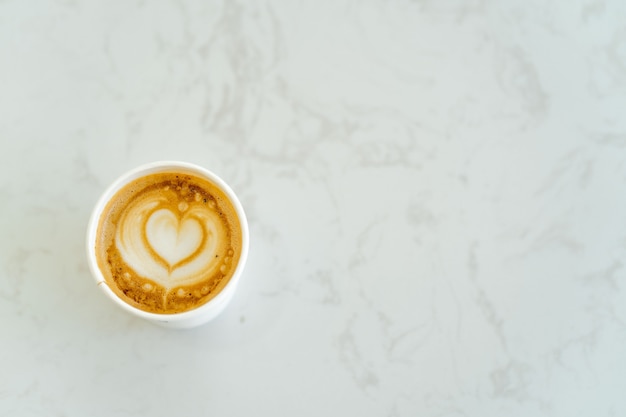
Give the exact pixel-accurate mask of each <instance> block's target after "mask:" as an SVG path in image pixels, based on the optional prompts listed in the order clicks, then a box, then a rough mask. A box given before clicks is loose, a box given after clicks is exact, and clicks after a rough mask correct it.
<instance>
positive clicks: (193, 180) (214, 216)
mask: <svg viewBox="0 0 626 417" xmlns="http://www.w3.org/2000/svg"><path fill="white" fill-rule="evenodd" d="M109 206H110V207H107V209H106V210H105V211H108V213H106V215H105V216H103V221H102V222H101V225H100V229H101V230H100V232H101V233H99V234H100V235H101V236H103V242H101V245H100V247H101V248H102V251H104V252H103V253H102V256H101V257H100V258H99V261H100V259H101V260H102V262H103V263H106V265H105V266H106V269H107V270H108V271H109V272H110V274H105V278H109V279H105V280H106V282H107V284H110V286H111V287H112V289H113V290H114V291H115V292H117V293H118V295H120V296H122V297H124V298H125V299H127V300H128V302H129V303H131V304H133V305H135V306H137V307H139V308H142V309H144V310H147V311H151V312H163V313H172V312H180V311H186V310H188V309H191V308H194V307H197V306H198V305H200V304H203V303H204V302H206V301H208V300H209V299H210V298H212V297H213V296H214V295H215V294H216V293H217V292H219V290H220V289H221V288H222V287H223V286H224V285H225V284H226V282H227V281H228V279H229V278H230V276H231V275H232V272H233V271H232V270H233V269H234V266H235V265H236V262H237V259H238V257H239V255H240V251H241V250H240V240H241V229H240V225H239V223H238V220H237V216H236V214H235V211H234V208H233V207H232V205H231V204H230V201H229V200H228V199H227V198H226V196H225V195H224V194H223V193H222V192H221V191H220V190H219V189H218V188H217V187H215V186H214V185H213V184H211V183H209V182H208V181H206V180H204V179H201V178H197V177H195V176H192V175H182V174H176V173H160V174H153V175H150V176H148V177H144V178H141V179H139V180H136V181H134V182H132V183H130V184H128V185H127V186H126V187H124V188H123V189H122V190H120V191H119V192H118V193H117V194H116V196H114V198H113V199H112V200H111V203H110V204H109ZM106 275H109V276H108V277H107V276H106Z"/></svg>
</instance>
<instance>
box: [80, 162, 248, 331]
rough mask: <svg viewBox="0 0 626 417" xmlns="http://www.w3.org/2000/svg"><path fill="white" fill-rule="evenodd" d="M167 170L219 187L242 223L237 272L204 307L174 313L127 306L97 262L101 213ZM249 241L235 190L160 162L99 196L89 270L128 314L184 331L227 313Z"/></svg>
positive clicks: (204, 173) (199, 171) (195, 170)
mask: <svg viewBox="0 0 626 417" xmlns="http://www.w3.org/2000/svg"><path fill="white" fill-rule="evenodd" d="M165 171H176V172H181V173H188V174H193V175H196V176H199V177H202V178H205V179H207V180H209V181H211V182H212V183H214V184H215V185H217V186H218V187H219V188H220V189H221V190H222V191H223V192H224V194H226V196H227V197H228V198H229V199H230V201H231V203H232V205H233V207H234V208H235V210H236V212H237V216H238V217H239V222H240V223H241V256H240V257H239V262H238V263H237V266H236V267H235V271H234V272H233V275H232V276H231V278H230V280H229V281H228V283H227V284H226V285H225V286H224V288H222V290H221V291H220V292H219V293H218V294H217V295H216V296H215V297H213V298H212V299H211V300H209V301H208V302H206V303H205V304H202V305H200V306H198V307H196V308H194V309H192V310H189V311H185V312H182V313H175V314H157V313H149V312H147V311H143V310H140V309H138V308H136V307H134V306H132V305H130V304H128V303H126V302H125V301H124V300H122V299H121V298H120V297H118V296H117V294H115V292H114V291H113V290H111V288H109V284H108V283H107V282H106V281H105V279H104V275H103V273H102V271H101V270H100V268H99V266H98V261H97V259H96V240H97V233H98V224H99V222H100V216H101V215H102V211H103V210H104V208H105V207H106V205H107V203H108V202H109V200H110V199H111V198H112V197H113V196H114V195H115V193H116V192H117V191H118V190H120V189H121V188H122V187H124V186H125V185H126V184H128V183H129V182H131V181H133V180H135V179H137V178H140V177H143V176H146V175H150V174H155V173H158V172H165ZM249 241H250V235H249V229H248V221H247V219H246V214H245V213H244V211H243V207H242V206H241V203H240V202H239V199H238V198H237V196H236V195H235V193H234V192H233V190H232V189H231V188H230V187H229V186H228V185H227V184H226V183H225V182H224V181H223V180H222V179H221V178H220V177H218V176H217V175H215V174H214V173H212V172H211V171H209V170H207V169H205V168H202V167H200V166H197V165H194V164H190V163H187V162H179V161H160V162H153V163H150V164H146V165H142V166H140V167H137V168H135V169H133V170H130V171H128V172H127V173H125V174H124V175H122V176H121V177H120V178H118V179H117V180H116V181H115V182H114V183H113V184H111V186H109V188H107V189H106V191H105V192H104V194H103V195H102V197H100V199H99V200H98V203H97V204H96V206H95V208H94V210H93V213H92V215H91V219H90V220H89V224H88V228H87V260H88V263H89V268H90V269H91V273H92V274H93V276H94V278H95V280H96V283H97V284H98V287H99V288H100V289H101V290H102V291H103V292H104V293H105V294H106V295H107V296H108V297H109V298H110V299H111V300H113V302H114V303H115V304H117V305H118V306H120V307H121V308H122V309H124V310H126V311H128V312H129V313H131V314H134V315H135V316H137V317H141V318H143V319H146V320H148V321H151V322H153V323H156V324H159V325H162V326H165V327H172V328H181V329H182V328H189V327H195V326H199V325H201V324H204V323H206V322H208V321H209V320H211V319H213V318H215V317H216V316H217V315H218V314H219V313H221V312H222V311H223V310H224V308H226V305H227V304H228V302H229V301H230V300H231V298H232V297H233V295H234V293H235V289H236V288H237V284H238V282H239V278H240V277H241V273H242V271H243V269H244V266H245V264H246V259H247V258H248V246H249Z"/></svg>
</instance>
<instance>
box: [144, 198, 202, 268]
mask: <svg viewBox="0 0 626 417" xmlns="http://www.w3.org/2000/svg"><path fill="white" fill-rule="evenodd" d="M146 238H147V239H148V243H149V244H150V246H151V247H152V249H153V250H154V251H155V252H156V254H157V255H158V256H159V258H161V259H162V260H163V261H164V262H165V263H167V265H168V267H169V268H173V267H175V266H176V265H177V264H178V263H180V262H182V261H184V260H185V259H187V258H189V257H190V256H192V255H193V254H194V253H195V252H196V250H197V249H198V248H199V247H200V244H201V243H202V240H203V239H204V229H203V228H202V225H201V224H200V223H199V222H198V220H197V219H196V218H190V217H187V216H185V217H183V218H182V219H180V218H179V217H178V216H177V215H176V214H174V213H173V212H172V211H171V210H169V209H166V208H162V209H158V210H155V211H154V212H153V213H152V214H151V215H150V217H149V218H148V221H147V222H146Z"/></svg>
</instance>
